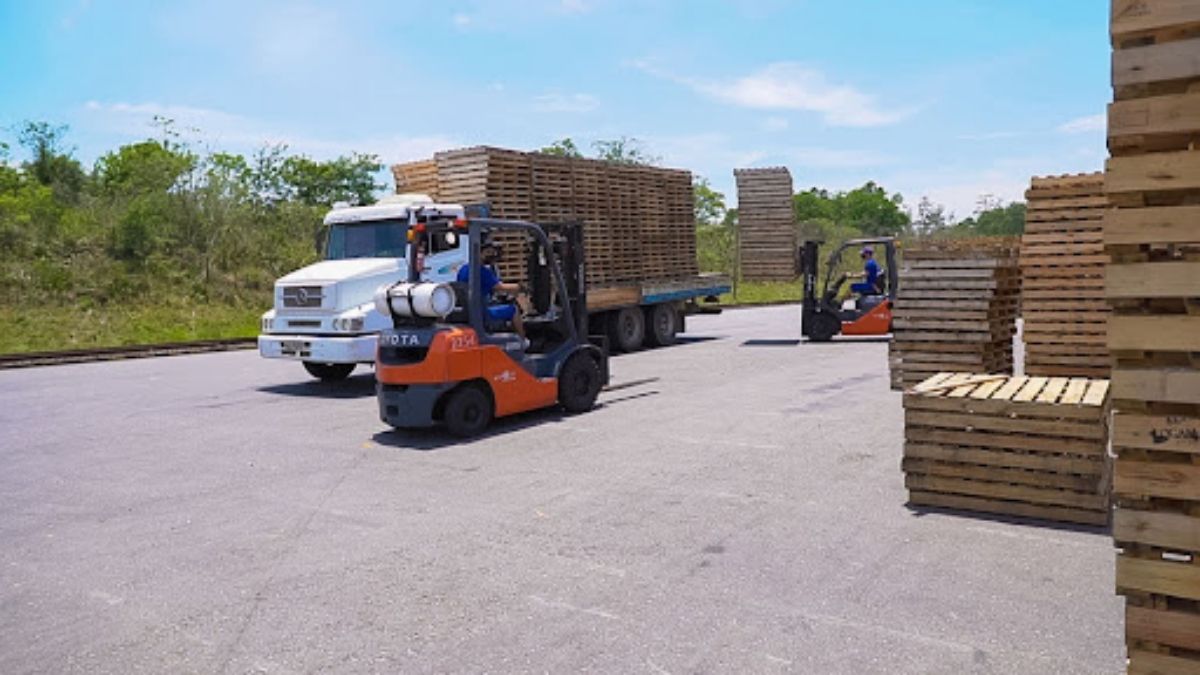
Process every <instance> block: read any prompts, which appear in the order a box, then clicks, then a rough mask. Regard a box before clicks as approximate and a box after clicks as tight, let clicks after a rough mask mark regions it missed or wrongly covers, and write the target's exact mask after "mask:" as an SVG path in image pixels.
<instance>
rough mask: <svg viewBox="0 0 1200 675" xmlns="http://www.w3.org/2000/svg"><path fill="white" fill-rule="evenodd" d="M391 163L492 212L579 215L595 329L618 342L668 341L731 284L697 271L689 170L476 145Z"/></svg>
mask: <svg viewBox="0 0 1200 675" xmlns="http://www.w3.org/2000/svg"><path fill="white" fill-rule="evenodd" d="M392 172H393V174H394V176H395V179H396V189H397V191H399V192H411V191H418V192H422V193H425V194H430V195H432V196H433V197H435V198H437V199H439V200H442V201H446V202H451V203H462V204H487V205H488V206H489V209H490V214H491V215H492V216H493V217H496V218H506V219H515V220H525V221H531V222H537V223H556V222H579V223H582V224H583V231H584V240H585V244H586V246H587V251H588V278H587V283H588V288H589V291H588V293H589V298H588V309H589V313H590V317H591V318H590V320H591V325H592V329H593V330H594V331H595V330H600V331H603V332H605V333H607V334H608V336H609V343H610V346H611V347H612V348H613V349H614V350H615V351H633V350H636V349H640V348H642V347H644V346H646V347H653V346H660V345H669V344H672V343H673V342H675V340H676V336H677V335H678V334H679V333H680V332H682V331H683V329H684V317H685V315H686V314H688V313H690V312H692V311H696V310H697V309H698V308H699V305H698V303H699V302H700V301H701V300H705V299H710V298H716V297H717V296H719V295H721V294H722V293H727V292H729V290H730V284H729V280H728V279H726V278H724V277H721V276H719V275H709V274H700V273H699V268H698V265H697V261H696V228H695V214H694V195H693V192H692V175H691V173H690V172H688V171H682V170H677V169H663V168H658V167H650V166H640V165H629V164H618V163H613V162H604V161H600V160H592V159H582V158H574V157H557V156H552V155H546V154H542V153H536V152H534V153H529V152H518V151H514V150H504V149H500V148H492V147H474V148H466V149H462V150H450V151H445V152H439V153H437V154H436V155H435V156H434V157H433V158H432V159H429V160H423V161H419V162H409V163H406V164H398V165H396V166H393V167H392ZM501 272H502V274H503V275H504V277H505V278H506V279H512V280H520V279H521V278H522V276H521V275H523V274H524V271H523V270H522V269H521V268H519V267H517V266H510V267H508V268H504V267H502V268H501Z"/></svg>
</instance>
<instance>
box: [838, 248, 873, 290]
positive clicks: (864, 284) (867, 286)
mask: <svg viewBox="0 0 1200 675" xmlns="http://www.w3.org/2000/svg"><path fill="white" fill-rule="evenodd" d="M859 255H860V256H861V257H862V259H863V261H864V262H863V271H862V272H859V273H858V274H852V273H850V272H847V273H846V278H847V279H849V278H851V277H857V278H859V279H862V281H860V282H858V283H854V284H850V291H851V292H853V293H858V294H859V295H878V294H879V293H881V292H882V290H881V289H880V288H879V263H877V262H875V250H874V249H872V248H871V247H870V246H864V247H863V249H862V251H861V252H860V254H859Z"/></svg>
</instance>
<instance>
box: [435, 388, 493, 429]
mask: <svg viewBox="0 0 1200 675" xmlns="http://www.w3.org/2000/svg"><path fill="white" fill-rule="evenodd" d="M446 396H447V398H446V406H445V407H444V408H443V409H442V421H443V422H445V423H446V430H447V431H449V432H450V433H451V434H453V435H455V436H458V437H459V438H467V437H470V436H477V435H479V434H480V433H482V432H483V430H484V429H486V428H487V426H488V424H490V423H491V421H492V399H491V398H490V397H489V396H488V395H487V392H485V391H483V389H482V388H481V387H479V386H478V385H474V384H466V385H463V386H461V387H459V388H457V389H454V390H453V391H451V392H450V393H449V394H447V395H446Z"/></svg>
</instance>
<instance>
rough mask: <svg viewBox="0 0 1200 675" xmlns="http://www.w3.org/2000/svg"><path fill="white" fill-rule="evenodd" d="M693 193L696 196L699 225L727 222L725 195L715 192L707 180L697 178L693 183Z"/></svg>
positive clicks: (701, 177) (697, 222)
mask: <svg viewBox="0 0 1200 675" xmlns="http://www.w3.org/2000/svg"><path fill="white" fill-rule="evenodd" d="M692 193H693V194H694V195H695V213H696V224H697V225H720V224H721V223H722V222H723V221H724V220H725V211H726V209H725V195H723V194H721V193H720V192H717V191H716V190H714V189H713V188H712V185H711V184H709V182H708V179H707V178H704V177H703V176H696V178H695V179H694V180H693V181H692Z"/></svg>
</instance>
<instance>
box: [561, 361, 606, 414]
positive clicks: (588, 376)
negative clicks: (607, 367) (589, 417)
mask: <svg viewBox="0 0 1200 675" xmlns="http://www.w3.org/2000/svg"><path fill="white" fill-rule="evenodd" d="M601 378H602V375H601V373H600V364H599V363H596V359H594V358H592V356H591V355H590V354H587V353H583V352H578V353H576V354H575V355H574V356H572V357H571V358H570V359H569V360H567V362H566V363H564V364H563V367H562V370H561V371H559V373H558V402H559V403H561V404H562V407H563V408H564V409H566V411H567V412H569V413H581V412H587V411H589V410H591V409H592V406H594V405H596V397H597V396H599V395H600V387H601V386H602V383H601Z"/></svg>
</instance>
